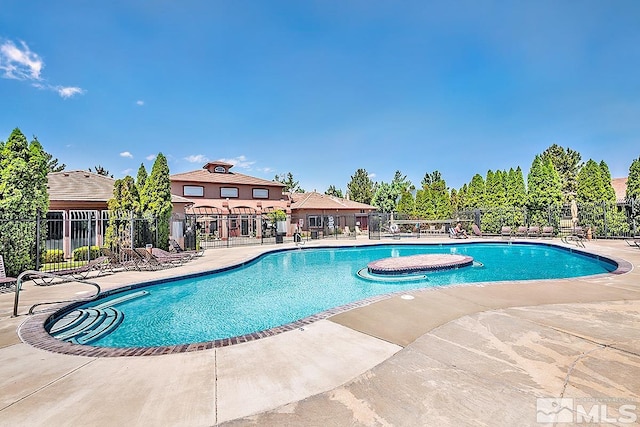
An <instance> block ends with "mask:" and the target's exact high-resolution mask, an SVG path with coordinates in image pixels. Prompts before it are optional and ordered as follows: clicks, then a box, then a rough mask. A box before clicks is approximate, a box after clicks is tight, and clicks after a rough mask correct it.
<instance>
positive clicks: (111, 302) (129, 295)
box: [93, 291, 149, 309]
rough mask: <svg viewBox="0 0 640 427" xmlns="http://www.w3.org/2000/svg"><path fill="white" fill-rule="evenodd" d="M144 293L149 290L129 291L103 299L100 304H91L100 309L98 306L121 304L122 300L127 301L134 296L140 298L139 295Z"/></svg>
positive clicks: (147, 293) (147, 292)
mask: <svg viewBox="0 0 640 427" xmlns="http://www.w3.org/2000/svg"><path fill="white" fill-rule="evenodd" d="M145 295H149V291H137V292H131V293H127V294H124V295H122V296H121V297H117V298H114V299H110V300H108V301H105V302H103V303H102V304H98V305H95V306H93V308H98V309H100V308H106V307H112V306H114V305H118V304H122V303H123V302H127V301H129V300H132V299H135V298H140V297H143V296H145Z"/></svg>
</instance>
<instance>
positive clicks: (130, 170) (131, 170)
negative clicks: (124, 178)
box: [121, 168, 133, 175]
mask: <svg viewBox="0 0 640 427" xmlns="http://www.w3.org/2000/svg"><path fill="white" fill-rule="evenodd" d="M131 172H133V169H131V168H129V169H125V170H123V171H122V172H121V174H122V175H129V174H130V173H131Z"/></svg>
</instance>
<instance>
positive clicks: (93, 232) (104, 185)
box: [46, 170, 193, 257]
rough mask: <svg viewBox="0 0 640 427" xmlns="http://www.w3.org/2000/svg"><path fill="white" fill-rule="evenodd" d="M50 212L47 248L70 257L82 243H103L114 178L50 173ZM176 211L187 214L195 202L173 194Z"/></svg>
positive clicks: (48, 188)
mask: <svg viewBox="0 0 640 427" xmlns="http://www.w3.org/2000/svg"><path fill="white" fill-rule="evenodd" d="M47 181H48V182H47V191H48V193H49V211H48V212H47V214H46V217H47V242H46V244H47V248H48V249H63V250H64V253H65V256H66V257H69V256H71V253H72V252H73V250H74V249H75V248H77V247H80V246H87V244H90V245H97V246H101V245H102V244H103V243H104V234H105V230H106V228H107V226H108V222H109V210H108V207H107V203H108V201H109V199H111V198H112V197H113V186H114V184H115V182H116V180H115V179H113V178H110V177H108V176H104V175H99V174H96V173H92V172H87V171H83V170H72V171H62V172H51V173H49V174H48V175H47ZM171 202H172V203H173V213H174V214H176V215H180V214H181V215H182V216H184V213H185V208H186V206H188V205H191V204H192V203H193V202H192V201H191V200H189V199H186V198H184V197H181V196H177V195H173V194H172V195H171Z"/></svg>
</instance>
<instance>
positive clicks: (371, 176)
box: [367, 172, 376, 179]
mask: <svg viewBox="0 0 640 427" xmlns="http://www.w3.org/2000/svg"><path fill="white" fill-rule="evenodd" d="M367 176H368V177H369V179H373V178H375V177H376V174H375V173H373V172H372V173H370V174H369V175H367Z"/></svg>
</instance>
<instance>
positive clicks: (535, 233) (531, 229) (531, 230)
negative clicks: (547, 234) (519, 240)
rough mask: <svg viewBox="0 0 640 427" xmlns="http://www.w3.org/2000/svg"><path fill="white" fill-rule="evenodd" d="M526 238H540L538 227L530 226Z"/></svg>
mask: <svg viewBox="0 0 640 427" xmlns="http://www.w3.org/2000/svg"><path fill="white" fill-rule="evenodd" d="M527 237H540V227H538V226H537V225H532V226H530V227H529V228H528V229H527Z"/></svg>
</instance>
